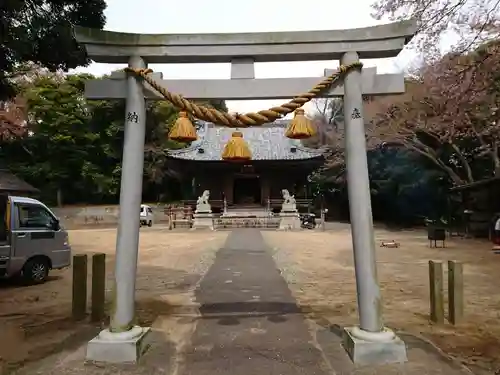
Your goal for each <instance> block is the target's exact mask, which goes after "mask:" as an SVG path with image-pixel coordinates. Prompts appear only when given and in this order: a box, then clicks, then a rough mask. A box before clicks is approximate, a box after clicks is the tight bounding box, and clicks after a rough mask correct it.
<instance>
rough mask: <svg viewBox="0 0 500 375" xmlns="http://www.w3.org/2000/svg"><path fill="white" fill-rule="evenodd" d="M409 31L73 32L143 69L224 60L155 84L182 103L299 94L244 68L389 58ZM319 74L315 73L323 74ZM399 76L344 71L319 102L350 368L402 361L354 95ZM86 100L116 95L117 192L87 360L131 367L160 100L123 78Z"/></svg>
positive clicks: (411, 25) (381, 90) (96, 87)
mask: <svg viewBox="0 0 500 375" xmlns="http://www.w3.org/2000/svg"><path fill="white" fill-rule="evenodd" d="M416 30H417V27H416V23H415V22H414V21H404V22H397V23H392V24H386V25H380V26H373V27H366V28H360V29H351V30H332V31H308V32H279V33H244V34H202V35H200V34H196V35H195V34H192V35H189V34H179V35H148V34H129V33H116V32H110V31H102V30H95V29H86V28H80V27H76V28H75V30H74V33H75V37H76V39H77V41H78V42H80V43H82V44H84V45H85V48H86V50H87V54H88V55H89V57H90V58H91V59H93V60H94V61H96V62H100V63H127V64H129V66H130V67H134V68H144V67H146V62H148V63H214V62H218V63H220V62H227V63H231V79H229V80H199V79H198V80H162V76H161V74H158V73H153V78H154V79H156V80H158V81H159V82H160V84H161V85H163V86H166V87H168V89H169V90H170V91H172V92H176V93H178V94H181V95H183V96H184V97H186V98H189V99H226V100H238V99H240V100H241V99H243V100H253V99H280V98H281V99H282V98H291V97H294V96H296V95H298V94H300V93H302V92H306V91H307V90H308V89H309V88H311V87H312V86H314V85H315V84H316V83H317V82H318V81H319V80H320V78H318V77H306V78H286V79H283V78H273V79H255V73H254V63H255V62H270V61H310V60H332V59H340V60H341V63H343V64H349V63H352V62H355V61H357V60H358V59H361V58H362V59H369V58H386V57H394V56H396V55H397V54H398V53H399V52H400V51H401V50H402V48H403V47H404V45H405V44H406V43H408V42H409V41H410V39H411V38H412V36H413V35H414V34H415V32H416ZM329 73H330V72H328V71H326V72H325V74H326V75H329ZM404 90H405V87H404V77H403V74H385V75H378V74H376V70H375V69H374V68H371V69H363V72H361V73H360V72H357V71H351V72H350V73H349V74H347V75H346V77H345V82H344V84H340V85H338V86H336V87H334V88H332V89H330V90H329V91H327V92H326V93H324V94H323V95H322V97H335V96H343V97H344V111H345V117H346V120H345V131H346V137H345V138H346V163H347V171H348V186H349V206H350V213H351V226H352V237H353V249H354V259H355V271H356V286H357V291H358V307H359V327H351V328H346V329H345V331H344V346H345V347H346V350H347V351H348V353H349V355H350V356H351V358H352V360H353V361H354V362H355V363H357V364H365V365H366V364H378V363H388V362H402V361H405V360H406V350H405V345H404V343H403V342H402V341H401V340H400V339H399V338H398V337H396V336H395V334H394V333H393V332H392V331H390V330H388V329H386V328H385V327H384V325H383V320H382V312H381V310H382V308H381V300H380V288H379V285H378V280H377V273H376V261H375V241H374V235H373V222H372V213H371V202H370V188H369V179H368V167H367V156H366V141H365V130H364V122H363V114H362V95H363V94H365V95H372V96H373V95H388V94H397V93H403V92H404ZM85 94H86V97H87V98H89V99H126V103H127V110H126V112H127V113H126V123H125V142H124V151H123V154H124V158H123V165H122V180H121V194H120V221H119V229H118V238H117V248H116V268H115V279H116V289H115V296H114V301H113V302H114V309H113V313H112V317H111V326H110V328H109V329H106V330H104V331H103V332H101V333H100V334H99V336H98V337H96V338H95V339H93V340H91V341H90V342H89V345H88V348H87V359H88V360H91V361H103V362H115V363H116V362H136V361H137V359H138V357H139V356H140V354H141V353H142V351H143V348H144V343H145V339H144V338H145V337H146V334H147V332H148V329H147V328H141V327H137V326H133V325H132V321H133V316H134V293H135V277H136V268H137V252H138V239H139V215H138V212H139V206H140V199H141V192H142V186H141V184H142V170H143V157H144V156H143V153H144V131H145V130H144V127H145V126H144V125H145V123H144V121H145V104H144V99H148V100H163V98H162V97H161V96H160V95H158V93H156V92H155V91H154V90H153V89H152V88H151V87H150V86H149V85H147V84H145V85H143V83H142V82H141V80H140V79H139V78H137V77H134V76H127V75H126V74H125V73H123V72H116V73H114V74H112V76H111V78H110V79H104V80H94V81H89V82H87V84H86V89H85Z"/></svg>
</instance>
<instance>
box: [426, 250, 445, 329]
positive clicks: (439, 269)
mask: <svg viewBox="0 0 500 375" xmlns="http://www.w3.org/2000/svg"><path fill="white" fill-rule="evenodd" d="M429 287H430V309H431V311H430V318H431V321H433V322H434V323H441V324H442V323H444V295H443V294H444V292H443V263H442V262H435V261H433V260H430V261H429Z"/></svg>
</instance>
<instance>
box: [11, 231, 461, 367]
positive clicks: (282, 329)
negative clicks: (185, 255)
mask: <svg viewBox="0 0 500 375" xmlns="http://www.w3.org/2000/svg"><path fill="white" fill-rule="evenodd" d="M283 246H286V244H283ZM196 299H197V302H198V303H200V305H201V306H200V312H201V317H199V318H198V319H197V325H196V329H195V330H194V332H193V333H192V335H191V336H190V337H189V338H188V340H187V346H186V347H185V348H184V349H183V350H182V351H181V352H178V350H176V349H175V344H173V343H172V342H170V341H169V336H168V335H165V333H164V332H162V331H161V330H157V332H155V333H153V337H154V338H153V342H152V346H151V348H150V349H149V350H148V352H147V353H146V355H145V356H144V357H143V358H142V360H141V363H140V364H139V365H138V366H110V365H84V357H85V347H86V346H85V343H83V344H82V345H81V346H80V347H79V348H78V349H68V350H67V351H65V352H63V353H59V354H57V355H54V356H51V357H48V358H47V359H46V360H44V361H41V362H40V363H37V364H33V365H30V366H27V367H26V368H25V369H22V370H21V371H19V375H25V374H26V375H32V374H40V375H49V374H50V375H52V374H54V375H76V374H78V375H80V374H81V375H120V374H121V375H160V374H161V375H225V374H227V375H256V374H259V375H295V374H307V375H399V374H401V375H403V374H405V375H440V374H442V375H463V374H470V372H468V371H467V370H465V369H463V368H461V367H460V366H458V365H457V364H456V363H454V362H453V361H451V360H449V359H446V358H445V357H444V356H443V355H441V354H440V353H439V352H438V351H437V350H436V349H435V348H434V347H432V346H431V345H429V344H426V343H425V342H423V341H422V340H419V339H416V338H415V337H413V336H409V335H402V336H401V337H402V338H403V339H404V341H405V343H406V344H407V347H408V357H409V362H408V363H406V364H401V365H387V366H381V367H364V368H355V367H354V366H353V365H352V363H351V361H350V360H349V358H348V356H347V354H346V353H345V351H344V349H343V348H342V346H341V338H340V336H341V329H340V328H338V327H337V328H335V327H329V324H328V323H327V324H325V325H324V327H320V326H318V325H313V324H312V323H310V322H307V321H306V320H305V319H304V317H303V316H302V315H301V314H300V311H299V309H298V307H297V305H296V302H295V299H294V298H293V296H292V294H291V292H290V290H289V288H288V285H287V283H286V282H285V280H284V279H283V277H282V276H281V274H280V272H279V270H278V269H277V268H276V265H275V263H274V261H273V258H272V254H271V251H270V250H269V249H268V248H267V247H266V244H265V243H264V240H263V238H262V235H261V233H260V232H259V231H258V230H253V229H240V230H236V231H233V232H232V233H231V234H230V235H229V237H228V239H227V241H226V244H225V245H224V247H223V248H222V249H220V250H219V251H218V253H217V256H216V259H215V262H214V264H213V265H212V267H211V268H210V270H209V271H208V273H207V274H206V275H205V277H204V279H203V280H202V282H201V284H200V285H199V287H198V289H197V291H196ZM159 320H161V317H159ZM179 324H181V323H179ZM160 326H161V325H160ZM89 338H90V337H89Z"/></svg>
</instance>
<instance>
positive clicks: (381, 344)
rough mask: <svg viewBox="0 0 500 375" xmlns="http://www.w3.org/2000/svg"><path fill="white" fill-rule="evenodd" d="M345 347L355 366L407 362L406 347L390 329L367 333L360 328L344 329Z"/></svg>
mask: <svg viewBox="0 0 500 375" xmlns="http://www.w3.org/2000/svg"><path fill="white" fill-rule="evenodd" d="M342 338H343V340H342V341H343V345H344V348H345V350H346V351H347V353H348V354H349V357H351V360H352V361H353V363H354V364H355V365H359V366H374V365H383V364H388V363H403V362H406V361H407V360H408V359H407V356H406V345H405V343H404V342H403V340H401V339H400V338H399V337H398V336H396V335H395V334H394V332H392V331H391V330H389V329H384V330H383V331H382V332H367V331H363V330H361V329H359V327H349V328H344V333H343V337H342Z"/></svg>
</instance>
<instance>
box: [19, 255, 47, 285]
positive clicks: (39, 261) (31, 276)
mask: <svg viewBox="0 0 500 375" xmlns="http://www.w3.org/2000/svg"><path fill="white" fill-rule="evenodd" d="M47 276H49V262H47V260H45V259H43V258H33V259H30V260H29V261H27V262H26V264H25V265H24V267H23V279H24V281H26V282H28V283H30V284H41V283H44V282H45V280H47Z"/></svg>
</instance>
